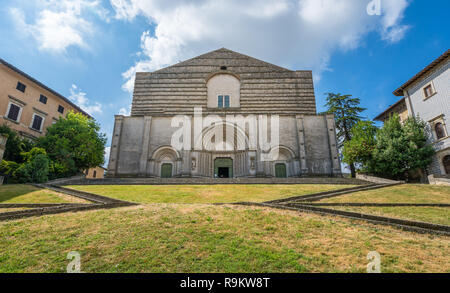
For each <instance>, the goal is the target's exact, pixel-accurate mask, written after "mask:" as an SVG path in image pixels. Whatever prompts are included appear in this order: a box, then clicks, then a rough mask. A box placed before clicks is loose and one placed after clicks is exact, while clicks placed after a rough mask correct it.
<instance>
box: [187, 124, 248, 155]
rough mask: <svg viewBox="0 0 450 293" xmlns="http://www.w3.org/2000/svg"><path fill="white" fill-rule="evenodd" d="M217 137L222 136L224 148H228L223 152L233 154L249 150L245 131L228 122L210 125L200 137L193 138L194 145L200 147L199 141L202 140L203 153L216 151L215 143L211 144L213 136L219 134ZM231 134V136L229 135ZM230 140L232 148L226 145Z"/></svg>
mask: <svg viewBox="0 0 450 293" xmlns="http://www.w3.org/2000/svg"><path fill="white" fill-rule="evenodd" d="M220 130H222V133H219V135H220V134H221V135H222V138H223V141H224V142H225V144H226V147H230V148H229V149H225V150H223V151H229V152H235V151H245V150H247V149H248V148H249V145H250V143H249V138H248V135H247V134H246V133H245V131H244V130H243V129H242V128H241V127H239V126H238V125H236V124H233V123H230V122H224V121H222V122H219V123H215V124H214V125H211V126H209V127H207V128H205V129H203V131H202V133H201V136H200V137H196V138H195V142H196V144H195V145H200V140H202V144H201V145H202V150H204V151H216V149H215V143H214V142H212V138H213V136H215V134H216V132H220ZM230 132H232V136H231V134H230ZM230 139H232V140H233V144H234V145H232V148H231V146H230V145H229V144H228V143H227V141H229V140H230Z"/></svg>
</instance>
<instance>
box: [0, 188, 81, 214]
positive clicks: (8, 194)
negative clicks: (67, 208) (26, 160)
mask: <svg viewBox="0 0 450 293" xmlns="http://www.w3.org/2000/svg"><path fill="white" fill-rule="evenodd" d="M3 203H20V204H22V203H87V201H85V200H83V199H80V198H76V197H73V196H69V195H66V194H62V193H58V192H54V191H51V190H48V189H41V188H37V187H34V186H31V185H25V184H11V185H2V186H0V204H3ZM2 211H3V212H5V210H3V209H2V210H0V212H2Z"/></svg>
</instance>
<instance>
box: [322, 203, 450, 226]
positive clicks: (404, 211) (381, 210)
mask: <svg viewBox="0 0 450 293" xmlns="http://www.w3.org/2000/svg"><path fill="white" fill-rule="evenodd" d="M329 208H332V209H337V210H344V211H350V212H357V213H362V214H369V215H376V216H383V217H391V218H400V219H405V220H412V221H420V222H428V223H433V224H440V225H447V226H450V208H437V207H329Z"/></svg>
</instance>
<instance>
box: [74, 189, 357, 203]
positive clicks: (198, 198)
mask: <svg viewBox="0 0 450 293" xmlns="http://www.w3.org/2000/svg"><path fill="white" fill-rule="evenodd" d="M352 186H354V185H325V184H324V185H321V184H294V185H292V184H291V185H289V184H284V185H282V184H279V185H278V184H271V185H261V184H259V185H257V184H255V185H250V184H247V185H243V184H242V185H241V184H227V185H133V186H130V185H77V186H67V187H68V188H71V189H76V190H80V191H86V192H92V193H95V194H100V195H104V196H108V197H112V198H116V199H120V200H125V201H131V202H136V203H232V202H242V201H251V202H264V201H269V200H275V199H280V198H287V197H292V196H297V195H304V194H311V193H316V192H322V191H329V190H338V189H342V188H347V187H352Z"/></svg>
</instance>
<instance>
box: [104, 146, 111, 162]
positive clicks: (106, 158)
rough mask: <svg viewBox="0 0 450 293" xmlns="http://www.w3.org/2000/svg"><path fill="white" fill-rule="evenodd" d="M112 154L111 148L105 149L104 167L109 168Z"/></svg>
mask: <svg viewBox="0 0 450 293" xmlns="http://www.w3.org/2000/svg"><path fill="white" fill-rule="evenodd" d="M110 153H111V147H110V146H109V147H105V155H104V158H105V164H104V166H108V162H109V155H110Z"/></svg>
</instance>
